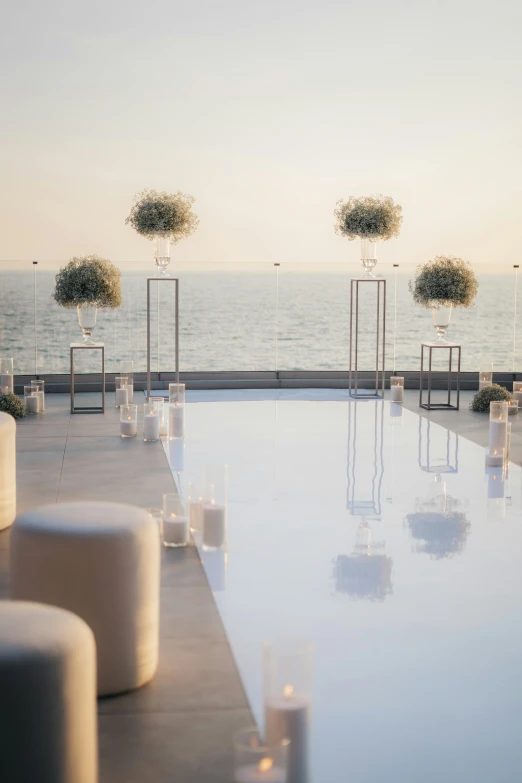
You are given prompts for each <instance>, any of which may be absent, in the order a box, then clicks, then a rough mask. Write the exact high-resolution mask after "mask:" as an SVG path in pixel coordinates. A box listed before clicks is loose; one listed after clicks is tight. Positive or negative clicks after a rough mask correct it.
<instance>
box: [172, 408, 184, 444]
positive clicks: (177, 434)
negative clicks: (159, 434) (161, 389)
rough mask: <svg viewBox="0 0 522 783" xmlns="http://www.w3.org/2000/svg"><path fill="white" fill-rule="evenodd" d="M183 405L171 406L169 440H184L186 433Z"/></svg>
mask: <svg viewBox="0 0 522 783" xmlns="http://www.w3.org/2000/svg"><path fill="white" fill-rule="evenodd" d="M184 412H185V411H184V407H183V405H169V438H182V437H183V436H184V434H185V432H184V429H185V428H184Z"/></svg>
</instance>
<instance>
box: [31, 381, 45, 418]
mask: <svg viewBox="0 0 522 783" xmlns="http://www.w3.org/2000/svg"><path fill="white" fill-rule="evenodd" d="M31 388H32V389H33V391H34V392H35V394H36V396H37V397H38V413H43V412H44V411H45V381H31Z"/></svg>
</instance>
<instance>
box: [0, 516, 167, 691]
mask: <svg viewBox="0 0 522 783" xmlns="http://www.w3.org/2000/svg"><path fill="white" fill-rule="evenodd" d="M159 558H160V549H159V540H158V528H157V525H156V523H155V522H154V520H153V519H152V517H151V516H150V515H149V514H148V512H147V511H145V510H144V509H140V508H135V507H134V506H126V505H120V504H119V503H89V502H85V503H64V504H57V505H52V506H41V507H40V508H36V509H33V510H31V511H27V512H26V513H24V514H21V515H20V516H18V517H17V518H16V520H15V523H14V525H13V529H12V532H11V595H12V597H13V598H18V599H23V600H33V601H41V602H42V603H46V604H53V605H54V606H61V607H63V608H64V609H69V610H70V611H71V612H74V613H75V614H77V615H79V616H80V617H82V618H83V619H84V620H85V622H86V623H87V624H88V625H89V626H90V628H91V629H92V631H93V632H94V637H95V639H96V649H97V664H98V694H99V695H100V696H103V695H107V694H112V693H121V692H123V691H128V690H132V689H134V688H139V687H140V686H141V685H144V684H145V683H147V682H149V680H151V679H152V677H153V676H154V674H155V672H156V669H157V665H158V647H159V563H160V560H159Z"/></svg>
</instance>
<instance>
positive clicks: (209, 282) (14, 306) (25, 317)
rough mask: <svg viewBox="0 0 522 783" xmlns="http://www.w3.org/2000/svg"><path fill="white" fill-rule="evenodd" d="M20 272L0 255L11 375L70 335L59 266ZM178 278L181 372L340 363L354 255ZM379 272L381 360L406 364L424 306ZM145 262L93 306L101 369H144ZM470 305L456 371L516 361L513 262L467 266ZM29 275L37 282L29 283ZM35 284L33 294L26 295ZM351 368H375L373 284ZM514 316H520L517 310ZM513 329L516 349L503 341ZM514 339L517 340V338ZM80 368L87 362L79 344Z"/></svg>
mask: <svg viewBox="0 0 522 783" xmlns="http://www.w3.org/2000/svg"><path fill="white" fill-rule="evenodd" d="M50 266H51V265H49V264H47V265H45V266H44V267H43V268H42V266H41V265H39V266H38V267H37V271H36V275H35V277H33V273H32V271H31V267H30V266H26V269H25V270H24V271H12V270H9V269H7V268H5V266H4V268H3V269H2V266H1V265H0V356H13V357H14V360H15V372H16V373H35V372H36V373H41V374H44V373H49V374H50V373H67V372H69V344H70V343H71V342H77V341H81V339H82V338H81V332H80V329H79V326H78V322H77V315H76V311H75V310H68V309H64V308H61V307H59V306H58V305H56V303H55V302H54V300H53V299H52V291H53V287H54V276H55V274H56V270H57V268H58V266H59V265H58V264H56V265H55V269H50V268H49V267H50ZM169 271H170V272H171V275H177V276H178V277H179V280H180V369H181V370H182V371H211V370H224V371H226V370H235V371H261V370H271V371H273V370H276V369H277V370H347V368H348V356H349V318H350V279H351V278H352V277H355V276H358V275H359V274H360V272H359V267H357V265H355V264H346V265H341V264H325V265H324V267H322V268H321V267H320V266H319V265H317V264H316V265H313V266H312V265H309V266H307V265H305V264H283V265H281V266H280V267H275V266H274V265H272V264H266V265H255V264H252V265H248V264H244V265H243V264H236V265H234V264H229V265H227V266H224V265H223V266H222V265H219V266H218V265H216V266H215V268H213V265H211V264H208V265H207V266H206V267H202V268H195V267H191V266H189V265H188V264H186V265H183V266H181V267H180V266H178V265H176V266H174V264H171V268H170V269H169ZM376 271H377V272H378V273H380V275H381V276H382V277H383V278H384V279H386V281H387V306H386V369H388V370H393V369H395V370H396V371H398V372H400V371H401V370H416V369H418V367H419V364H420V343H421V341H423V340H433V339H434V335H435V330H434V328H433V325H432V320H431V312H430V311H429V310H425V309H423V308H419V307H416V306H415V305H414V304H413V301H412V299H411V295H410V293H409V291H408V280H409V278H410V277H411V276H412V274H413V271H414V270H413V269H412V268H410V269H405V268H400V269H399V271H398V272H394V271H393V270H392V269H391V268H390V267H389V266H388V267H385V265H381V267H379V266H378V267H377V270H376ZM148 275H150V276H153V275H154V271H153V267H152V266H151V269H150V270H140V271H132V270H131V271H123V272H122V292H123V305H122V307H121V308H120V309H119V310H115V311H111V310H105V311H104V310H100V311H99V312H98V323H97V326H96V329H95V331H94V333H93V336H94V338H95V339H96V340H97V341H103V342H104V343H105V346H106V370H107V372H117V371H118V369H119V362H120V360H121V359H130V358H132V359H134V363H135V369H136V370H137V371H143V370H145V369H146V278H147V276H148ZM477 277H478V279H479V295H478V297H477V300H476V302H475V304H474V305H473V307H472V308H470V309H467V310H466V309H462V308H461V309H455V310H454V311H453V315H452V322H451V324H450V327H449V329H448V333H447V338H448V340H450V341H452V342H456V343H459V344H461V345H462V369H463V370H470V371H478V370H479V368H481V367H482V368H483V367H485V366H486V365H487V364H491V363H493V365H494V369H495V370H498V371H501V370H508V371H511V370H512V369H513V367H515V369H518V370H520V369H522V323H520V322H517V326H516V334H515V335H514V323H515V312H516V287H515V272H514V271H511V272H507V273H505V274H478V275H477ZM35 283H36V286H35ZM153 289H155V290H153V297H152V300H153V307H152V335H153V361H152V370H153V371H172V370H174V286H171V285H161V284H160V285H159V287H158V284H156V283H154V284H153ZM35 290H36V295H35ZM362 291H363V293H362V294H361V303H360V307H361V314H360V323H359V333H360V338H361V342H360V346H361V347H360V356H359V368H360V369H370V368H373V367H374V366H375V330H374V323H375V294H374V287H373V286H370V285H367V286H365V288H364V289H362ZM521 321H522V319H521ZM514 337H515V348H514ZM519 346H520V347H519ZM82 360H83V363H82V365H81V367H80V368H79V369H80V371H82V370H83V371H91V370H94V369H95V368H96V360H95V357H94V356H93V355H91V354H90V353H89V352H86V353H85V355H84V356H83V357H82Z"/></svg>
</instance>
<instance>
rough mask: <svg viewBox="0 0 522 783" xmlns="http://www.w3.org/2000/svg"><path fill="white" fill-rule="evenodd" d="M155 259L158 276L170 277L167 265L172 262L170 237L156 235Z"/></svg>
mask: <svg viewBox="0 0 522 783" xmlns="http://www.w3.org/2000/svg"><path fill="white" fill-rule="evenodd" d="M154 261H155V263H156V272H157V276H158V277H169V275H168V274H167V267H168V265H169V264H170V237H169V236H165V235H164V234H156V236H155V237H154Z"/></svg>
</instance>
